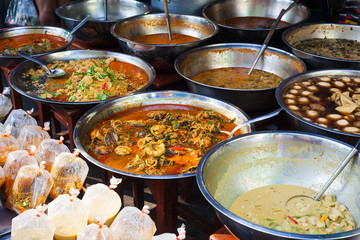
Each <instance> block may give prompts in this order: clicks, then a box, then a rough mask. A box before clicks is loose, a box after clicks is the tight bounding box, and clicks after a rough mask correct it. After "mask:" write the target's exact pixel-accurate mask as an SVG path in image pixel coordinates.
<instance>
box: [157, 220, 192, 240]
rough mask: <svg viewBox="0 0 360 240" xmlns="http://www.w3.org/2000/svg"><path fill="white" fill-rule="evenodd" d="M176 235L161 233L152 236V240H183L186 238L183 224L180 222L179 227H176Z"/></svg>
mask: <svg viewBox="0 0 360 240" xmlns="http://www.w3.org/2000/svg"><path fill="white" fill-rule="evenodd" d="M177 231H178V234H179V235H178V236H176V235H175V234H174V233H163V234H160V235H157V236H154V237H153V238H152V240H183V239H185V238H186V231H185V224H181V227H179V228H178V229H177Z"/></svg>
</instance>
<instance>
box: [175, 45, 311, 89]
mask: <svg viewBox="0 0 360 240" xmlns="http://www.w3.org/2000/svg"><path fill="white" fill-rule="evenodd" d="M226 46H228V47H226ZM224 47H226V48H230V47H233V48H244V47H248V48H251V47H252V48H254V47H256V48H258V50H260V49H261V45H260V44H255V43H216V44H211V45H205V46H202V47H197V48H193V49H190V50H188V51H185V52H184V53H182V54H180V55H179V56H178V57H177V58H176V59H175V62H174V68H175V70H176V72H177V73H178V74H179V75H180V76H181V77H183V78H184V79H186V80H187V81H190V82H192V83H194V84H198V85H200V86H204V87H208V88H214V89H220V90H226V91H236V92H262V91H269V90H274V89H276V88H277V87H278V86H276V87H272V88H262V89H237V88H224V87H218V86H212V85H207V84H204V83H200V82H197V81H194V80H192V79H191V78H189V77H187V76H185V75H184V74H182V73H181V71H180V69H179V65H180V63H179V62H180V59H181V58H185V57H186V56H187V55H189V54H192V53H194V52H197V51H199V50H200V51H202V50H206V49H210V50H211V49H226V48H224ZM267 49H269V50H271V51H273V52H277V53H280V54H283V55H285V56H289V57H291V58H294V59H296V60H298V61H299V63H301V65H302V66H303V67H304V69H305V71H306V69H307V68H306V64H305V63H304V62H303V61H302V60H301V59H300V58H299V57H298V56H296V55H294V54H292V53H289V52H287V51H285V50H282V49H279V48H274V47H271V46H268V47H267ZM265 52H266V50H265ZM285 80H286V79H284V80H283V81H282V82H284V81H285ZM280 84H281V83H280Z"/></svg>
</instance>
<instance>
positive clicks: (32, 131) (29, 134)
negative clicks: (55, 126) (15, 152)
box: [18, 122, 50, 150]
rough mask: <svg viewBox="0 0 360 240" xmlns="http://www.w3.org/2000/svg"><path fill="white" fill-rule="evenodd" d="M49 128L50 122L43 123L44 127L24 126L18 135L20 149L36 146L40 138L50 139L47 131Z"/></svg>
mask: <svg viewBox="0 0 360 240" xmlns="http://www.w3.org/2000/svg"><path fill="white" fill-rule="evenodd" d="M49 130H50V122H46V123H44V128H42V127H40V126H37V125H26V126H24V127H23V129H22V130H21V132H20V134H19V137H18V142H19V145H20V149H25V150H27V149H29V147H30V146H32V145H35V147H36V148H38V147H39V145H40V143H41V141H42V140H44V139H50V135H49V133H48V132H47V131H49Z"/></svg>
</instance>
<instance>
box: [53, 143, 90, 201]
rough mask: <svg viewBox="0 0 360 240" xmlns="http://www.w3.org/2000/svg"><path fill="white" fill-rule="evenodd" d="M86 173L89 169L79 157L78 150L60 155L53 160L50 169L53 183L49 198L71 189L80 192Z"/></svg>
mask: <svg viewBox="0 0 360 240" xmlns="http://www.w3.org/2000/svg"><path fill="white" fill-rule="evenodd" d="M88 172H89V167H88V165H87V164H86V162H85V161H84V160H83V159H82V158H80V157H79V150H77V149H76V150H75V152H74V153H68V152H63V153H60V154H59V155H58V156H57V157H56V158H55V162H54V165H53V167H52V169H51V175H52V177H53V178H54V180H55V182H54V186H53V188H52V189H51V192H50V197H51V198H52V199H55V198H56V197H57V196H59V195H60V194H65V193H68V192H69V191H70V189H71V188H75V189H77V190H79V191H80V190H81V188H82V186H83V184H84V182H85V178H86V176H87V174H88Z"/></svg>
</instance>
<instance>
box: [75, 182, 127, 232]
mask: <svg viewBox="0 0 360 240" xmlns="http://www.w3.org/2000/svg"><path fill="white" fill-rule="evenodd" d="M120 183H121V179H119V178H115V177H112V178H111V180H110V186H106V185H105V184H102V183H97V184H94V185H91V186H90V187H88V188H87V189H86V192H85V194H84V197H83V198H82V200H83V202H84V203H85V204H86V206H87V207H88V209H89V219H88V220H89V223H95V222H98V220H97V219H96V218H97V217H98V216H108V219H106V221H105V223H104V224H106V225H107V226H110V225H111V223H112V222H113V220H114V218H115V216H116V214H117V213H118V212H119V210H120V208H121V199H120V197H119V194H117V193H116V192H115V191H114V190H113V189H115V188H116V187H117V185H118V184H120Z"/></svg>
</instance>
